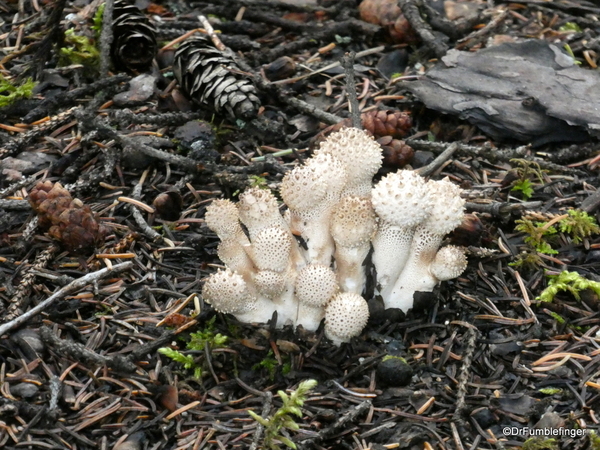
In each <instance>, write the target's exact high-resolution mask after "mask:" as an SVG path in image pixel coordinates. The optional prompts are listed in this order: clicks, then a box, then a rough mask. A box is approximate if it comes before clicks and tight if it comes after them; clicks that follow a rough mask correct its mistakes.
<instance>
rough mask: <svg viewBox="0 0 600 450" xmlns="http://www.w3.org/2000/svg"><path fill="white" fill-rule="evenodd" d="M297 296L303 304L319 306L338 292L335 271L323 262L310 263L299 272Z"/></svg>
mask: <svg viewBox="0 0 600 450" xmlns="http://www.w3.org/2000/svg"><path fill="white" fill-rule="evenodd" d="M295 291H296V298H297V299H298V301H299V302H300V303H302V304H305V305H307V306H311V307H314V308H319V307H323V306H325V304H326V303H327V302H328V301H329V300H330V299H331V298H332V297H333V296H334V295H335V294H336V293H337V292H338V284H337V280H336V276H335V273H334V272H333V270H331V269H330V268H329V267H327V266H325V265H323V264H309V265H307V266H304V268H303V269H302V270H301V271H300V273H298V276H297V278H296V284H295Z"/></svg>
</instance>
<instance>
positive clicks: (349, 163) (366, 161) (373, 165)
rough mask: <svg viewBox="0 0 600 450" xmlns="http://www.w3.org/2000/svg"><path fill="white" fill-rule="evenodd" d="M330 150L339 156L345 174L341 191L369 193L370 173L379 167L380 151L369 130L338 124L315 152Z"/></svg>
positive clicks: (381, 153)
mask: <svg viewBox="0 0 600 450" xmlns="http://www.w3.org/2000/svg"><path fill="white" fill-rule="evenodd" d="M323 153H325V154H330V155H332V156H333V157H334V158H336V159H338V160H340V161H341V162H342V164H343V165H344V169H345V170H346V173H347V174H348V180H347V182H346V185H345V186H344V190H343V191H342V197H345V196H347V195H358V196H363V197H364V196H366V197H368V196H370V195H371V186H372V183H373V176H375V174H376V173H377V171H379V169H380V168H381V164H382V160H383V151H382V149H381V146H380V145H379V144H378V143H377V142H376V141H375V139H373V136H371V135H370V134H369V133H367V132H366V131H364V130H360V129H358V128H342V129H341V130H340V131H337V132H335V133H331V134H330V135H329V136H328V137H327V139H326V140H325V141H323V142H322V143H321V147H320V148H319V149H318V150H316V151H315V155H320V154H323Z"/></svg>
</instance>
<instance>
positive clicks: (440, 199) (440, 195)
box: [423, 178, 465, 235]
mask: <svg viewBox="0 0 600 450" xmlns="http://www.w3.org/2000/svg"><path fill="white" fill-rule="evenodd" d="M427 186H428V188H429V195H430V198H431V199H432V201H433V207H432V208H431V212H430V214H429V217H428V218H427V220H425V222H423V226H424V227H425V228H426V229H427V230H428V231H429V232H431V233H432V234H438V235H445V234H448V233H450V232H451V231H452V230H454V229H455V228H456V227H457V226H459V225H460V224H461V223H462V221H463V218H464V215H465V201H464V200H463V199H462V198H461V196H460V193H461V189H460V188H459V187H458V186H457V185H455V184H454V183H452V182H451V181H450V180H449V179H448V178H444V179H443V180H439V181H434V180H431V181H429V182H428V183H427Z"/></svg>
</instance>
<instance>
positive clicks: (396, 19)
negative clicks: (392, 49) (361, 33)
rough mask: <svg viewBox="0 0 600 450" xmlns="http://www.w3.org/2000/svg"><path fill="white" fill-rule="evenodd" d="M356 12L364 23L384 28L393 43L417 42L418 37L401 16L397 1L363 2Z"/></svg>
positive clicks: (370, 0) (364, 0) (365, 0)
mask: <svg viewBox="0 0 600 450" xmlns="http://www.w3.org/2000/svg"><path fill="white" fill-rule="evenodd" d="M358 11H359V13H360V18H361V19H362V20H364V21H365V22H369V23H374V24H375V25H381V26H382V27H383V28H385V29H386V30H387V31H388V33H389V35H390V37H391V38H392V40H393V41H394V42H395V43H398V44H402V43H404V44H414V43H415V42H418V36H417V34H416V33H415V31H414V30H413V29H412V27H411V26H410V24H409V23H408V20H406V18H405V17H404V14H402V10H401V9H400V8H399V7H398V1H397V0H363V1H362V2H361V4H360V5H359V6H358Z"/></svg>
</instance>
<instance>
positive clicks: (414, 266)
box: [383, 178, 465, 312]
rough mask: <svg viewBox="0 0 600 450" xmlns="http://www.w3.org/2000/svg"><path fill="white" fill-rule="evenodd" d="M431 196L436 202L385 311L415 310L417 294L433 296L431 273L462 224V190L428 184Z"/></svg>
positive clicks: (441, 183)
mask: <svg viewBox="0 0 600 450" xmlns="http://www.w3.org/2000/svg"><path fill="white" fill-rule="evenodd" d="M427 186H429V189H430V196H431V199H432V201H433V202H434V204H433V208H432V209H431V213H430V215H429V217H428V218H427V220H425V221H424V222H423V223H422V224H421V225H419V226H417V228H416V230H415V234H414V236H413V241H412V245H411V248H410V256H409V259H408V261H407V262H406V265H405V266H404V270H402V273H401V274H400V277H399V278H398V280H397V281H396V283H395V285H394V289H393V290H392V293H391V294H390V296H389V297H387V298H386V297H384V298H383V301H384V304H385V306H386V308H400V309H401V310H403V311H404V312H406V311H408V310H409V309H410V308H412V305H413V295H414V293H415V292H418V291H420V292H431V290H432V289H433V287H434V286H435V284H436V283H437V280H435V279H434V278H433V276H432V274H431V272H430V267H431V264H432V263H433V261H434V259H435V256H436V254H437V253H438V249H439V248H440V245H441V243H442V240H443V239H444V236H445V235H446V234H448V233H449V232H450V231H452V230H454V228H456V227H457V226H459V225H460V224H461V223H462V220H463V217H464V204H465V201H464V200H463V199H462V198H461V196H460V193H461V190H460V188H459V187H458V186H456V185H455V184H453V183H452V182H451V181H450V180H448V179H447V178H445V179H443V180H440V181H429V182H428V183H427Z"/></svg>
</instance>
